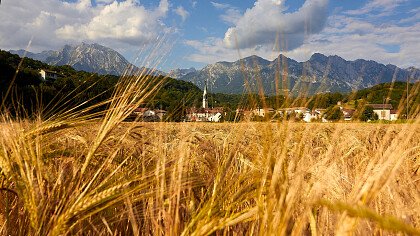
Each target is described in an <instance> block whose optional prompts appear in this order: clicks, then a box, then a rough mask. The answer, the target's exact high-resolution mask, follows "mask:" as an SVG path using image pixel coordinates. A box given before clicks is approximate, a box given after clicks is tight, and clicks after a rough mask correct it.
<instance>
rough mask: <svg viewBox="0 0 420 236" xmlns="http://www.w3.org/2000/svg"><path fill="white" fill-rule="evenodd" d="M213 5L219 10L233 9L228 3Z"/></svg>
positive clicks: (215, 3)
mask: <svg viewBox="0 0 420 236" xmlns="http://www.w3.org/2000/svg"><path fill="white" fill-rule="evenodd" d="M211 4H212V5H213V7H215V8H217V9H226V8H229V7H231V6H230V5H229V4H226V3H218V2H211Z"/></svg>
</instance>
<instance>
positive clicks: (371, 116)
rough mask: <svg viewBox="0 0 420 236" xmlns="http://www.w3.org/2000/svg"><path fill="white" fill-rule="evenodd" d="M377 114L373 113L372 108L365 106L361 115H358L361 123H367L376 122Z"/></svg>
mask: <svg viewBox="0 0 420 236" xmlns="http://www.w3.org/2000/svg"><path fill="white" fill-rule="evenodd" d="M377 119H378V114H376V113H375V112H374V111H373V107H371V106H365V107H364V108H363V111H362V114H361V115H360V120H361V121H368V120H377Z"/></svg>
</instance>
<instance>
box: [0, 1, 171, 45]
mask: <svg viewBox="0 0 420 236" xmlns="http://www.w3.org/2000/svg"><path fill="white" fill-rule="evenodd" d="M95 3H96V4H95V5H92V2H91V0H78V1H77V2H64V1H60V0H43V1H35V0H20V1H7V2H5V3H4V4H2V14H1V15H0V32H1V33H0V35H1V37H0V47H1V48H5V49H6V48H13V49H14V48H23V47H24V46H25V45H26V44H27V42H28V41H29V39H30V38H31V37H32V36H34V40H33V48H32V49H35V51H37V50H44V49H51V48H57V47H59V46H62V45H63V44H64V43H79V42H81V41H95V42H100V43H105V44H106V42H108V44H112V43H111V42H114V43H115V42H116V41H118V43H115V44H121V43H125V44H129V45H135V46H138V45H141V44H145V43H148V42H151V41H153V40H154V39H155V38H156V37H157V36H158V35H159V34H160V33H161V32H165V31H168V30H170V28H169V27H167V26H166V25H164V24H163V23H162V21H163V19H164V18H165V17H166V16H167V13H168V11H169V3H168V0H161V1H160V2H159V5H158V6H156V7H154V8H146V7H144V6H142V5H141V4H140V2H139V1H137V0H125V1H120V2H118V1H112V0H96V2H95Z"/></svg>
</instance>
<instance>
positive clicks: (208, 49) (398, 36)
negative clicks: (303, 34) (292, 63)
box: [186, 7, 420, 68]
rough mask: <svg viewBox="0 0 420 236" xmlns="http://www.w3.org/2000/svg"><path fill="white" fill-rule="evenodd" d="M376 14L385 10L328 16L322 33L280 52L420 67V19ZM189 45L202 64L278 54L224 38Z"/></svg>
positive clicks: (192, 56)
mask: <svg viewBox="0 0 420 236" xmlns="http://www.w3.org/2000/svg"><path fill="white" fill-rule="evenodd" d="M362 8H363V7H362ZM383 11H386V9H383ZM417 13H418V9H413V10H411V11H410V14H411V16H413V17H415V16H416V14H417ZM377 14H379V15H382V14H383V12H382V11H378V12H375V13H372V14H370V16H365V17H364V18H362V17H360V16H358V15H349V14H348V13H347V12H344V13H342V12H337V13H336V14H334V15H331V16H329V17H328V19H327V22H326V24H325V27H324V29H323V30H322V31H321V32H320V33H317V34H312V35H311V36H310V37H308V38H307V39H306V40H305V43H304V44H302V45H301V46H299V47H297V48H295V49H292V50H282V51H281V53H283V54H285V55H286V56H288V57H290V58H293V59H295V60H297V61H306V60H308V59H309V58H310V57H311V56H312V54H313V53H316V52H319V53H323V54H325V55H338V56H341V57H343V58H344V59H347V60H356V59H366V60H374V61H377V62H380V63H383V64H389V63H390V64H394V65H397V66H400V67H402V68H406V67H409V66H415V67H417V68H420V64H419V62H420V47H418V39H419V38H420V22H418V21H411V20H410V21H404V24H400V23H401V22H399V21H398V20H396V21H394V22H386V24H384V21H381V20H378V17H377ZM405 19H406V18H405ZM186 44H187V45H189V46H190V47H193V48H194V49H195V50H196V51H195V53H193V54H190V55H189V57H188V59H189V60H191V61H195V62H202V63H214V62H217V61H224V60H227V61H235V60H238V59H239V58H241V57H246V56H250V55H258V56H261V57H263V58H266V59H270V60H273V59H274V58H276V57H277V56H278V54H279V52H278V51H276V50H273V48H272V47H269V46H262V47H260V46H258V45H257V46H254V47H252V48H244V49H240V50H237V49H235V48H228V47H226V45H225V44H224V40H223V39H222V38H208V39H207V40H200V41H198V40H196V41H187V42H186ZM389 47H391V50H390V48H389ZM238 52H239V53H238Z"/></svg>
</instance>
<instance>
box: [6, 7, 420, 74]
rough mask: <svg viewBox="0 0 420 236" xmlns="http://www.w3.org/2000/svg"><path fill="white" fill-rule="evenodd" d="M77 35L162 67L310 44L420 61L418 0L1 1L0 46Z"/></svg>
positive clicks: (51, 44)
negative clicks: (152, 58)
mask: <svg viewBox="0 0 420 236" xmlns="http://www.w3.org/2000/svg"><path fill="white" fill-rule="evenodd" d="M81 42H86V43H99V44H102V45H104V46H107V47H111V48H113V49H115V50H117V51H118V52H120V53H121V54H123V55H124V56H125V57H126V58H127V59H128V60H129V61H131V62H134V63H135V64H136V65H138V66H143V65H139V64H144V62H146V61H148V62H151V61H153V63H155V64H153V63H152V64H153V65H152V66H155V67H157V68H159V69H161V70H164V71H169V70H171V69H175V68H189V67H195V68H197V69H199V68H202V67H204V66H205V65H207V64H210V63H215V62H218V61H236V60H238V59H239V58H243V57H247V56H251V55H257V56H260V57H263V58H265V59H268V60H273V59H274V58H276V57H277V56H278V55H279V54H280V53H282V54H284V55H286V56H287V57H290V58H293V59H295V60H297V61H306V60H308V59H309V58H310V56H311V55H312V54H313V53H316V52H318V53H323V54H325V55H338V56H340V57H343V58H344V59H346V60H356V59H359V58H361V59H366V60H375V61H378V62H380V63H383V64H394V65H397V66H400V67H402V68H407V67H410V66H414V67H417V68H420V1H419V0H231V1H225V0H214V1H205V0H160V1H159V0H155V1H151V0H118V1H116V0H2V1H1V5H0V49H3V50H10V49H25V48H28V51H31V52H41V51H43V50H58V49H60V48H62V47H63V46H64V45H65V44H73V45H75V44H79V43H81ZM29 43H30V46H29V47H28V44H29ZM146 49H147V50H146ZM144 54H147V55H144ZM139 55H140V58H142V60H136V59H137V58H139ZM151 57H154V58H155V59H154V60H150V59H148V58H151ZM149 66H150V65H149Z"/></svg>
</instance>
